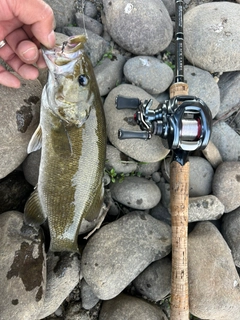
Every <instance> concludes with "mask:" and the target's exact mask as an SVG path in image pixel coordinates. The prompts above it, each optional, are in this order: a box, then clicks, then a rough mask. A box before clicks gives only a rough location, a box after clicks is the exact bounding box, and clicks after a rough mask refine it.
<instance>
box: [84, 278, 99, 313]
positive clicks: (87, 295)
mask: <svg viewBox="0 0 240 320" xmlns="http://www.w3.org/2000/svg"><path fill="white" fill-rule="evenodd" d="M81 300H82V307H83V308H84V309H86V310H90V309H92V308H93V307H94V306H95V305H96V304H97V303H98V301H99V299H98V297H96V296H95V294H94V293H93V291H92V289H91V287H90V286H89V285H88V284H87V282H86V281H85V280H84V279H82V281H81Z"/></svg>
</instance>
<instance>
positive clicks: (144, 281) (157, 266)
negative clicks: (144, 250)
mask: <svg viewBox="0 0 240 320" xmlns="http://www.w3.org/2000/svg"><path fill="white" fill-rule="evenodd" d="M133 285H134V287H135V288H136V289H137V291H138V292H139V293H140V294H141V295H143V296H145V297H147V298H149V299H151V300H153V301H159V300H162V299H164V298H165V297H166V296H167V295H168V294H169V293H170V291H171V260H170V259H169V258H168V257H165V258H163V259H161V260H158V261H155V262H153V263H152V264H150V266H149V267H147V268H146V269H145V270H144V271H143V272H142V273H140V275H139V276H137V278H136V279H135V280H134V281H133Z"/></svg>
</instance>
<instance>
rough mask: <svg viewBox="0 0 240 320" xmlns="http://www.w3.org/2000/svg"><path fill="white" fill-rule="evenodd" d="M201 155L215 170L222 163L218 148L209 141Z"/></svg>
mask: <svg viewBox="0 0 240 320" xmlns="http://www.w3.org/2000/svg"><path fill="white" fill-rule="evenodd" d="M202 153H203V155H204V157H205V158H206V159H207V161H208V162H209V163H210V164H211V166H212V167H213V168H214V169H216V168H217V167H218V166H219V165H220V164H221V163H222V162H223V160H222V156H221V154H220V152H219V150H218V148H217V147H216V146H215V144H214V143H213V142H212V141H211V140H210V141H209V142H208V145H207V146H206V148H205V149H204V150H202Z"/></svg>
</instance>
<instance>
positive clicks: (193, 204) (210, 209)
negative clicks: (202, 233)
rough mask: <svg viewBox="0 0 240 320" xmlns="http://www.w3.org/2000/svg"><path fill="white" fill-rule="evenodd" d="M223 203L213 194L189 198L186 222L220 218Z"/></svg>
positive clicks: (222, 211)
mask: <svg viewBox="0 0 240 320" xmlns="http://www.w3.org/2000/svg"><path fill="white" fill-rule="evenodd" d="M223 213H224V205H223V204H222V203H221V201H219V199H218V198H217V197H215V196H213V195H207V196H202V197H195V198H189V206H188V222H194V221H206V220H216V219H220V218H221V216H222V215H223Z"/></svg>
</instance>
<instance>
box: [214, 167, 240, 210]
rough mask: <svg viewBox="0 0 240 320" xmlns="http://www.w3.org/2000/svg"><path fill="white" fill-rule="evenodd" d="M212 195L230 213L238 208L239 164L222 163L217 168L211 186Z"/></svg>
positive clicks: (239, 189) (239, 202) (239, 203)
mask: <svg viewBox="0 0 240 320" xmlns="http://www.w3.org/2000/svg"><path fill="white" fill-rule="evenodd" d="M212 189H213V194H214V195H215V196H216V197H217V198H218V199H219V200H220V201H221V202H222V203H223V205H224V206H225V212H230V211H232V210H234V209H236V208H238V207H239V206H240V162H237V161H236V162H234V161H229V162H223V163H222V164H220V166H219V167H218V168H217V170H216V172H215V174H214V178H213V184H212Z"/></svg>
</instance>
